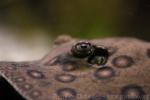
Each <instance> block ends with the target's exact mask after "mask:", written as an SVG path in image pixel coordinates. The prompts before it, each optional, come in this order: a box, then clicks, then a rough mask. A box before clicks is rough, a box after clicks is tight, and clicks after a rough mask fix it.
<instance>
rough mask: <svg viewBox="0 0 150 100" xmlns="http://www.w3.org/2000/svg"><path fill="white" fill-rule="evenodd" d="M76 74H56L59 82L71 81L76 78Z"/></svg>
mask: <svg viewBox="0 0 150 100" xmlns="http://www.w3.org/2000/svg"><path fill="white" fill-rule="evenodd" d="M75 78H76V77H75V76H73V75H71V74H59V75H56V76H55V79H56V80H57V81H59V82H63V83H70V82H72V81H74V80H75Z"/></svg>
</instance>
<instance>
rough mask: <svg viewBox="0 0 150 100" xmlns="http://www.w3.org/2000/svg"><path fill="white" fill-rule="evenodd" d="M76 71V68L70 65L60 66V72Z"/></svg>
mask: <svg viewBox="0 0 150 100" xmlns="http://www.w3.org/2000/svg"><path fill="white" fill-rule="evenodd" d="M76 69H77V66H75V65H72V64H66V65H63V66H62V70H63V71H66V72H69V71H73V70H76Z"/></svg>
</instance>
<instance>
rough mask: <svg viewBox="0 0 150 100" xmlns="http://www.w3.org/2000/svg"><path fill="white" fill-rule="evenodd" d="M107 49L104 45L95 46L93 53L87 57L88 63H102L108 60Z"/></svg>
mask: <svg viewBox="0 0 150 100" xmlns="http://www.w3.org/2000/svg"><path fill="white" fill-rule="evenodd" d="M108 56H109V54H108V50H107V49H106V48H104V47H102V46H101V47H100V46H99V47H95V50H94V53H93V54H92V55H91V56H90V57H89V58H88V62H89V63H90V64H97V65H104V64H106V62H107V60H108Z"/></svg>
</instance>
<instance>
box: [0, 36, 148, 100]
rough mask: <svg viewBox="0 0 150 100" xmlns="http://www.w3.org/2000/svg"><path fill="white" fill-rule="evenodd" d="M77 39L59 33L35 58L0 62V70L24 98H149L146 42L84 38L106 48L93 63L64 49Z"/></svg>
mask: <svg viewBox="0 0 150 100" xmlns="http://www.w3.org/2000/svg"><path fill="white" fill-rule="evenodd" d="M79 40H80V39H74V38H69V37H61V38H58V39H57V40H56V41H55V44H54V46H53V48H52V49H51V51H50V52H49V53H48V54H47V55H46V56H45V57H43V58H42V59H41V60H38V61H29V62H0V75H1V76H2V78H3V79H5V80H6V81H7V82H8V83H9V84H10V85H11V86H12V87H13V88H14V90H16V91H17V92H18V93H19V94H20V95H21V96H22V97H23V98H22V99H26V100H149V99H150V98H149V95H150V43H148V42H144V41H141V40H138V39H132V38H106V39H95V40H88V41H89V42H91V43H93V44H95V45H104V46H105V47H106V48H108V51H109V59H108V61H107V63H106V64H105V65H102V66H97V65H90V64H88V63H87V62H85V61H84V60H82V59H76V58H74V57H72V56H70V55H68V54H69V52H70V50H71V47H72V45H74V44H75V43H76V42H77V41H79ZM8 93H9V91H8ZM22 99H19V100H22Z"/></svg>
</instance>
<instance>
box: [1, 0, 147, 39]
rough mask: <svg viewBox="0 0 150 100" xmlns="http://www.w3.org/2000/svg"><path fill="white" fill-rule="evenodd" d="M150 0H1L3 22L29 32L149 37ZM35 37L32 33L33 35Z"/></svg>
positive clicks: (77, 35) (52, 35)
mask: <svg viewBox="0 0 150 100" xmlns="http://www.w3.org/2000/svg"><path fill="white" fill-rule="evenodd" d="M149 17H150V1H149V0H0V24H1V26H5V27H6V28H11V29H12V28H14V29H17V30H20V31H21V32H20V33H18V34H21V33H22V34H21V35H23V36H24V35H25V34H26V35H28V36H30V35H31V34H32V31H36V30H40V31H42V32H43V33H42V34H44V35H46V36H50V37H52V38H53V37H55V36H57V35H60V34H70V35H72V36H76V37H81V38H95V37H96V38H98V37H110V36H132V37H139V38H143V39H146V40H150V38H149V36H150V35H149V31H150V18H149ZM31 36H32V35H31Z"/></svg>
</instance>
